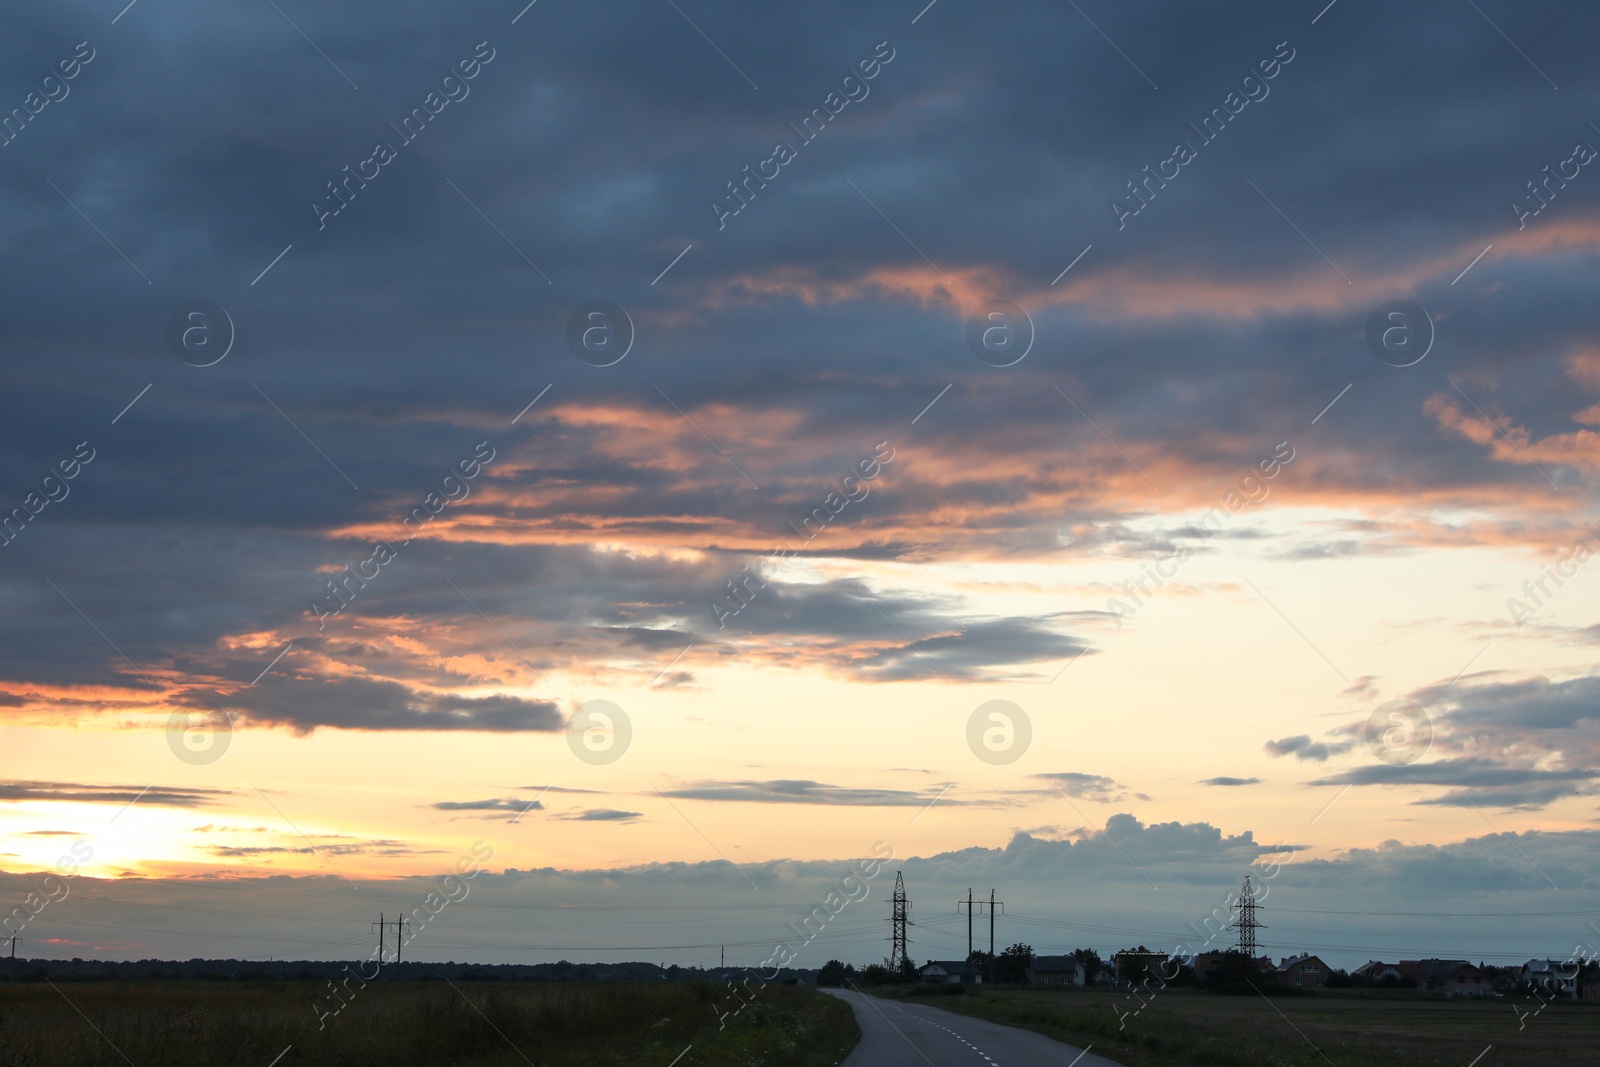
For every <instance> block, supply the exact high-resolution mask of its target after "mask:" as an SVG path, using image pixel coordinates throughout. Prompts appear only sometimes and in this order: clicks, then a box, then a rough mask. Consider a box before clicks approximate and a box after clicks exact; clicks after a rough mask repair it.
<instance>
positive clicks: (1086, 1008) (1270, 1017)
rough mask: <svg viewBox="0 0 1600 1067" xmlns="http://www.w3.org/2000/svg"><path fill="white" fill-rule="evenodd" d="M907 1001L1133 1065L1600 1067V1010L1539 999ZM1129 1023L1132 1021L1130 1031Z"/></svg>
mask: <svg viewBox="0 0 1600 1067" xmlns="http://www.w3.org/2000/svg"><path fill="white" fill-rule="evenodd" d="M898 995H901V996H907V997H909V998H910V999H915V1000H919V1001H924V1002H926V1003H929V1004H934V1005H937V1006H938V1007H941V1008H947V1009H949V1010H951V1011H957V1012H962V1013H964V1014H968V1015H976V1016H978V1017H980V1018H984V1019H989V1020H991V1021H993V1022H998V1023H1006V1024H1008V1025H1012V1026H1020V1027H1023V1028H1026V1029H1029V1030H1036V1031H1038V1032H1040V1033H1043V1034H1047V1035H1049V1036H1051V1037H1054V1038H1057V1039H1059V1040H1061V1041H1066V1042H1068V1043H1070V1044H1074V1045H1078V1046H1080V1047H1081V1046H1083V1045H1087V1044H1093V1045H1094V1047H1095V1052H1097V1053H1101V1054H1103V1055H1105V1056H1107V1057H1108V1058H1110V1059H1113V1060H1118V1061H1120V1062H1122V1063H1124V1064H1127V1065H1128V1067H1176V1065H1180V1064H1192V1065H1196V1067H1330V1065H1332V1067H1378V1065H1391V1064H1405V1065H1407V1067H1429V1065H1438V1067H1467V1064H1469V1063H1472V1062H1473V1060H1474V1059H1476V1057H1477V1056H1478V1055H1479V1054H1480V1053H1482V1052H1483V1051H1484V1049H1486V1048H1488V1047H1489V1046H1491V1045H1492V1046H1494V1047H1493V1050H1492V1051H1491V1052H1490V1053H1489V1054H1488V1055H1487V1056H1485V1057H1484V1058H1483V1059H1482V1060H1481V1061H1480V1063H1479V1067H1523V1065H1526V1067H1549V1065H1550V1064H1552V1063H1573V1064H1577V1063H1594V1062H1596V1059H1595V1057H1596V1054H1597V1050H1600V1007H1596V1006H1594V1005H1573V1004H1553V1005H1551V1006H1549V1007H1547V1008H1545V1009H1544V1011H1543V1012H1542V1013H1541V1014H1539V1015H1538V1016H1537V1017H1529V1018H1527V1019H1526V1020H1525V1022H1526V1025H1525V1026H1523V1028H1521V1029H1519V1028H1518V1027H1519V1023H1520V1022H1521V1021H1520V1020H1519V1019H1518V1017H1517V1015H1516V1012H1515V1011H1513V1004H1515V1005H1516V1007H1517V1008H1518V1009H1520V1010H1522V1011H1528V1010H1530V1009H1532V1008H1534V1007H1536V1006H1537V1002H1534V1001H1531V1000H1527V999H1526V998H1521V999H1519V1000H1516V1001H1513V1000H1511V999H1510V998H1507V999H1505V1000H1482V1001H1470V1000H1445V999H1443V998H1441V997H1431V996H1427V995H1418V994H1409V995H1408V994H1404V993H1398V994H1396V993H1390V994H1379V995H1373V994H1366V995H1363V994H1361V993H1356V992H1349V993H1347V992H1343V991H1328V992H1323V993H1318V994H1314V995H1308V996H1299V997H1287V996H1278V997H1273V998H1272V999H1271V1000H1270V1001H1269V1000H1268V999H1267V998H1265V997H1261V996H1216V995H1211V994H1207V993H1202V992H1199V991H1196V990H1186V989H1168V990H1165V991H1163V992H1161V993H1158V994H1157V995H1156V996H1155V997H1154V999H1152V1000H1150V1001H1149V1002H1148V1004H1147V1005H1146V1006H1145V1007H1144V1009H1143V1010H1142V1011H1140V1012H1139V1014H1137V1015H1129V1016H1127V1017H1126V1018H1122V1017H1121V1016H1119V1011H1121V1012H1127V1011H1130V1010H1131V1009H1133V1008H1136V1007H1137V1006H1138V1002H1137V1001H1134V1000H1133V999H1132V994H1131V993H1129V992H1126V991H1106V990H1072V991H1061V992H1043V991H1041V992H1029V991H1025V990H997V991H988V992H983V993H977V994H973V993H968V994H967V995H963V996H930V995H928V994H927V993H926V992H925V991H921V990H917V989H915V988H913V989H911V990H901V991H900V992H899V994H898ZM1123 1023H1125V1025H1120V1024H1123Z"/></svg>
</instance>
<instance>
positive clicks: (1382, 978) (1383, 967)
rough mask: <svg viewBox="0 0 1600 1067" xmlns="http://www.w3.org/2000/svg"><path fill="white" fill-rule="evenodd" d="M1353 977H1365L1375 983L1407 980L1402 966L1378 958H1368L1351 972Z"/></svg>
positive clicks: (1389, 983) (1399, 983) (1400, 982)
mask: <svg viewBox="0 0 1600 1067" xmlns="http://www.w3.org/2000/svg"><path fill="white" fill-rule="evenodd" d="M1350 977H1351V978H1365V979H1366V980H1367V981H1369V982H1371V983H1372V984H1373V985H1401V984H1403V983H1404V982H1405V977H1406V976H1405V975H1404V974H1402V973H1401V972H1400V968H1399V967H1398V966H1396V965H1395V964H1392V963H1382V962H1380V961H1378V960H1368V961H1367V962H1366V963H1363V964H1362V965H1361V966H1359V967H1357V968H1356V969H1355V970H1353V971H1351V972H1350Z"/></svg>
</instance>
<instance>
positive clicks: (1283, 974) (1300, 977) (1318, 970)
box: [1277, 955, 1333, 989]
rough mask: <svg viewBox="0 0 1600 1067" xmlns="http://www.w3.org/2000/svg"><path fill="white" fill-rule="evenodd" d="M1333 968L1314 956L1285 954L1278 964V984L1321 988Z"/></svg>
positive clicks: (1302, 987)
mask: <svg viewBox="0 0 1600 1067" xmlns="http://www.w3.org/2000/svg"><path fill="white" fill-rule="evenodd" d="M1331 974H1333V968H1332V967H1329V966H1328V965H1327V964H1326V963H1323V962H1322V961H1321V960H1320V959H1318V958H1317V957H1316V956H1309V955H1307V956H1287V957H1285V958H1284V960H1283V962H1282V963H1280V964H1278V967H1277V976H1278V984H1279V985H1281V986H1288V987H1289V988H1291V989H1322V988H1324V987H1325V986H1326V985H1327V984H1328V976H1329V975H1331Z"/></svg>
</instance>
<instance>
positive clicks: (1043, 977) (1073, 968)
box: [1028, 956, 1086, 989]
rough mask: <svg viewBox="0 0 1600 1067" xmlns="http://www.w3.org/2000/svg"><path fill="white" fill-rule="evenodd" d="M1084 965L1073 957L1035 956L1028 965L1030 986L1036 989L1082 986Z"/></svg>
mask: <svg viewBox="0 0 1600 1067" xmlns="http://www.w3.org/2000/svg"><path fill="white" fill-rule="evenodd" d="M1085 977H1086V975H1085V974H1084V973H1083V964H1082V963H1080V962H1078V961H1077V960H1076V959H1074V958H1073V957H1071V956H1035V957H1033V962H1032V963H1030V964H1028V985H1030V986H1032V987H1035V988H1041V989H1042V988H1052V989H1054V988H1061V987H1064V986H1081V985H1083V983H1084V979H1085Z"/></svg>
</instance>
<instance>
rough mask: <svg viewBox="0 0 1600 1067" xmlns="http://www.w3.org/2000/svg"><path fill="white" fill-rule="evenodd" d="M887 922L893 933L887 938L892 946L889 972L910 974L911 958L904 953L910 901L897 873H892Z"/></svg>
mask: <svg viewBox="0 0 1600 1067" xmlns="http://www.w3.org/2000/svg"><path fill="white" fill-rule="evenodd" d="M889 921H890V922H891V923H893V924H894V928H893V929H894V932H893V933H892V934H891V935H890V937H889V940H890V942H891V943H892V945H893V947H892V948H891V949H890V950H889V970H891V971H893V972H894V973H895V974H899V975H904V974H910V973H911V957H910V956H909V955H908V954H907V952H906V944H907V939H906V927H908V926H910V925H911V901H909V900H907V899H906V881H905V878H903V877H902V876H901V874H900V872H899V871H895V872H894V899H893V901H892V902H891V905H890V913H889Z"/></svg>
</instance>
